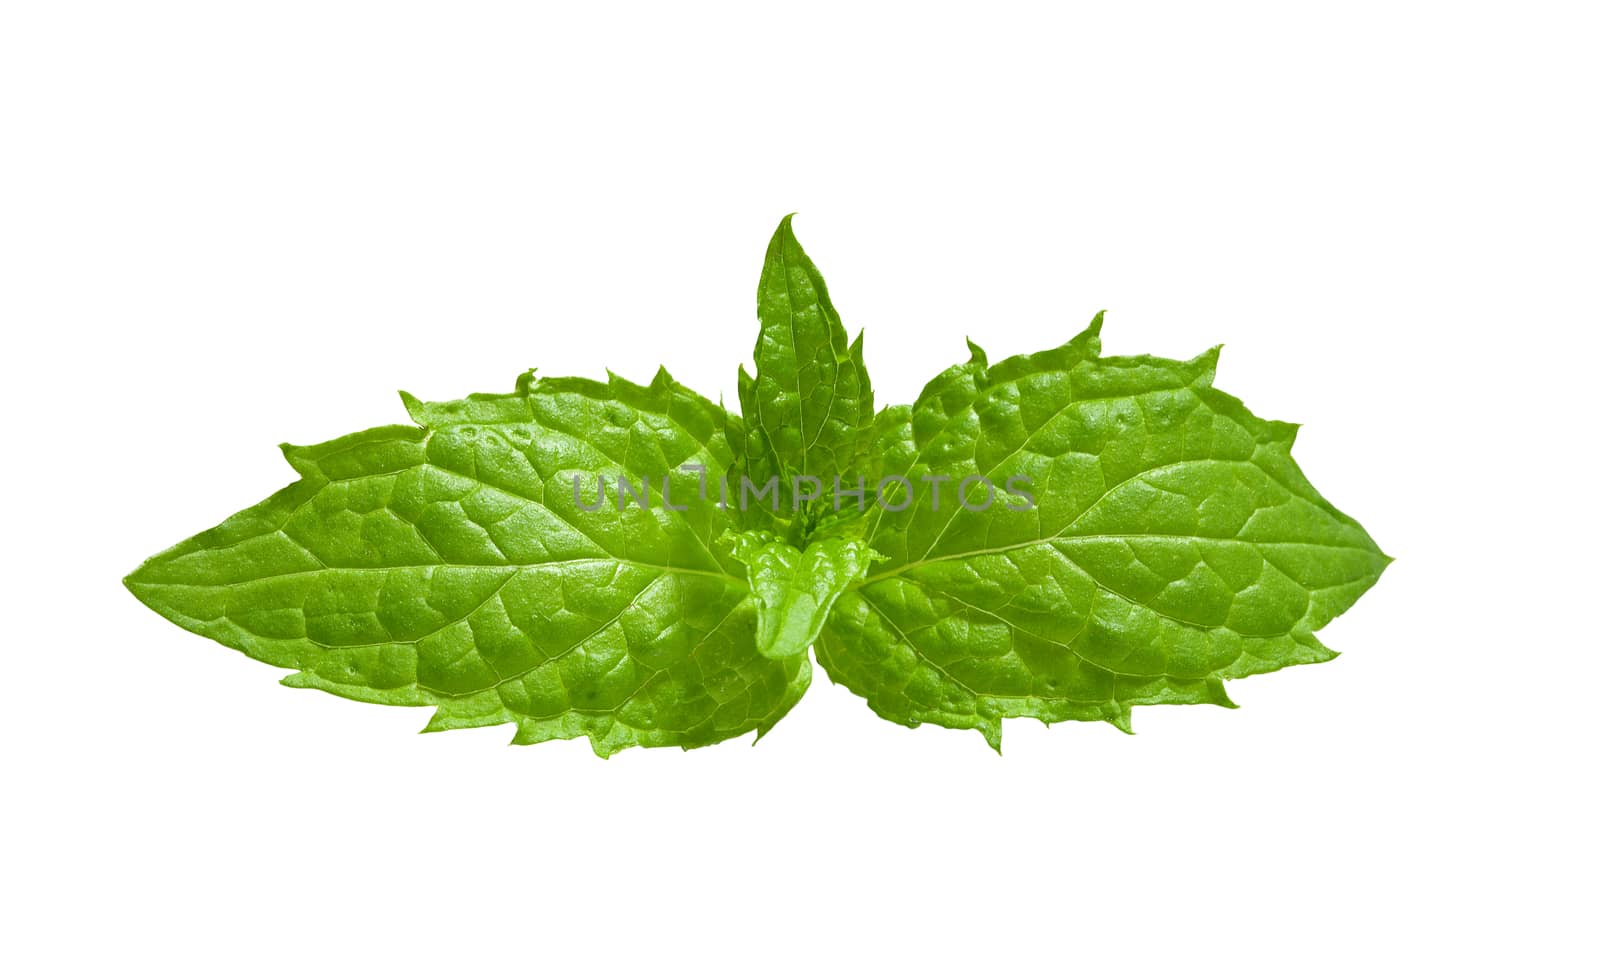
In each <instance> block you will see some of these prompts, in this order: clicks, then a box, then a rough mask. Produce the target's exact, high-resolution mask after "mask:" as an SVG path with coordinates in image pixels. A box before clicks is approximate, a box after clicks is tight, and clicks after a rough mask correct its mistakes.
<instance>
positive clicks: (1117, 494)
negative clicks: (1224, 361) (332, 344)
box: [126, 218, 1389, 756]
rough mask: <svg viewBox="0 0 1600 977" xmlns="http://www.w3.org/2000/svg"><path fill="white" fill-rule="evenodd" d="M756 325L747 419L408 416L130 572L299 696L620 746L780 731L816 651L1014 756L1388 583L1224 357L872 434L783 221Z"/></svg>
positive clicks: (1193, 678)
mask: <svg viewBox="0 0 1600 977" xmlns="http://www.w3.org/2000/svg"><path fill="white" fill-rule="evenodd" d="M757 313H758V316H759V318H760V323H761V330H760V335H759V337H758V339H757V343H756V350H755V364H756V374H755V376H754V377H751V376H749V375H747V374H745V373H744V372H743V371H742V370H741V371H740V375H739V386H738V389H739V401H740V407H741V409H742V411H743V416H742V417H741V416H736V415H733V414H730V413H728V412H727V411H725V410H724V409H723V408H722V407H721V406H719V405H717V404H714V403H712V402H711V401H709V400H707V399H705V398H704V397H701V396H700V395H699V394H696V393H694V392H693V391H691V390H688V389H687V388H685V387H683V386H682V385H681V384H679V383H677V382H676V381H674V380H673V379H672V378H671V377H670V376H668V375H667V373H666V371H665V370H662V371H660V372H658V373H657V374H656V376H655V379H654V380H653V381H652V382H651V383H650V384H649V385H648V386H638V385H635V384H632V383H629V382H627V381H626V380H623V379H620V378H618V377H615V376H612V377H610V378H609V379H608V380H607V381H605V382H597V381H592V380H585V379H577V378H555V379H552V378H545V377H535V376H534V375H533V373H532V372H531V371H530V372H529V373H526V374H524V375H523V376H522V377H520V378H519V379H518V381H517V385H516V390H515V391H514V392H512V393H509V394H500V395H487V394H475V395H473V396H470V397H468V398H467V399H465V400H456V401H446V402H437V403H425V402H422V401H419V400H417V399H416V398H414V397H412V396H410V395H409V394H402V395H401V396H402V398H403V399H404V401H405V406H406V409H407V411H408V412H409V413H410V415H411V418H412V420H413V421H414V422H415V423H414V426H392V427H380V428H374V429H372V430H368V431H363V432H360V433H358V434H352V435H348V436H346V437H343V438H338V439H336V440H333V441H329V442H326V443H323V444H319V445H314V446H310V447H291V446H286V447H285V448H284V454H285V456H286V457H287V458H288V461H289V463H290V465H292V466H293V467H294V469H295V470H296V471H297V472H298V473H299V474H300V480H299V481H297V482H295V483H294V484H293V485H290V486H289V487H288V488H286V489H284V490H282V491H280V492H278V493H277V494H276V495H273V496H272V497H270V498H268V499H267V500H266V501H264V502H261V503H260V504H258V505H255V506H253V507H251V508H249V509H246V510H244V511H243V512H240V513H238V514H236V515H234V516H232V517H231V518H229V519H228V520H226V521H225V522H223V523H222V524H221V525H219V526H217V527H215V528H213V529H210V530H207V531H206V532H203V533H201V534H199V535H198V536H195V537H193V538H192V539H189V540H186V541H184V542H182V543H179V544H178V545H177V546H175V547H173V548H171V549H169V550H167V551H165V552H163V553H161V554H159V555H157V556H155V557H153V558H151V559H150V560H149V561H147V562H146V563H145V564H144V565H143V566H141V567H140V568H139V569H138V570H136V571H134V572H133V573H132V574H131V575H130V576H129V577H128V578H127V580H126V584H127V586H128V588H129V589H130V590H131V591H132V592H133V593H134V594H135V595H136V596H137V597H138V598H139V599H140V600H141V601H143V602H144V603H146V604H147V605H149V606H150V607H151V608H153V609H154V610H156V611H157V612H158V613H160V614H162V615H163V616H165V617H167V618H168V619H170V620H172V621H173V622H175V623H177V624H179V625H180V626H182V627H184V628H187V629H189V630H191V631H194V632H196V633H197V634H202V635H205V636H207V637H210V638H213V639H215V640H217V641H219V642H221V643H223V644H225V645H228V646H230V647H233V648H237V649H239V650H241V651H243V652H245V653H246V654H248V655H250V656H251V657H253V658H257V659H259V660H261V661H264V662H267V663H269V664H272V665H277V666H279V667H282V668H288V669H292V670H293V672H292V673H291V674H290V675H288V676H287V677H286V678H285V679H284V683H285V684H286V685H291V686H295V687H304V688H316V689H322V690H325V691H328V692H332V693H335V694H337V695H341V696H345V697H348V698H352V699H360V700H363V701H368V702H379V703H387V704H392V705H409V706H431V707H433V709H434V713H433V717H432V719H431V720H430V721H429V723H428V726H427V728H428V729H429V730H441V729H458V728H463V727H473V726H490V725H497V724H502V723H509V724H514V725H515V726H516V735H515V738H514V741H515V742H517V743H537V742H541V741H544V740H549V739H560V738H574V737H578V736H586V737H588V739H589V741H590V743H591V744H592V746H593V748H594V750H595V752H597V753H599V754H601V755H603V756H604V755H609V754H611V753H614V752H616V751H617V750H620V749H623V748H625V747H629V746H681V747H685V748H688V747H692V746H701V745H705V744H708V743H715V742H718V741H721V740H725V739H728V738H730V737H734V736H739V735H741V734H743V733H747V732H750V731H752V730H754V731H756V733H757V734H758V736H759V735H760V734H764V733H765V732H766V731H767V730H769V729H770V728H771V727H772V726H773V724H774V723H776V722H777V721H778V720H779V719H781V718H782V717H783V715H784V714H785V713H786V712H788V710H789V709H790V708H791V707H792V706H793V705H794V704H795V702H797V701H798V700H799V698H800V696H801V695H802V694H803V693H804V692H805V690H806V687H807V685H808V684H809V683H810V681H811V664H810V655H809V651H810V650H811V649H812V648H813V647H814V648H815V649H816V655H817V660H818V662H819V663H820V664H821V665H822V667H823V668H824V669H825V670H826V671H827V672H828V674H829V676H830V677H831V678H833V679H834V680H835V681H838V682H840V683H842V684H843V685H845V686H846V687H848V688H849V689H851V690H852V691H854V692H856V693H857V694H859V695H861V696H862V697H863V698H865V699H866V700H867V703H868V705H869V706H871V707H872V709H873V710H874V711H875V712H877V713H878V714H879V715H881V716H883V717H884V718H886V719H890V720H893V721H895V722H898V723H902V724H904V725H907V726H916V725H919V724H920V723H923V722H932V723H937V724H939V725H942V726H950V727H956V728H961V729H975V730H978V731H979V732H981V733H982V734H983V736H984V738H985V739H986V740H988V742H989V743H990V744H991V745H992V746H994V747H995V748H996V749H998V748H999V745H1000V729H1001V720H1002V719H1004V718H1007V717H1014V716H1028V717H1032V718H1035V719H1039V720H1043V721H1044V722H1046V723H1050V722H1056V721H1059V720H1065V719H1080V720H1091V719H1092V720H1104V721H1106V722H1110V723H1112V724H1114V725H1116V726H1117V727H1118V728H1121V729H1124V730H1127V729H1129V728H1130V726H1129V717H1130V714H1131V711H1132V709H1133V707H1134V706H1140V705H1153V704H1162V703H1211V704H1215V705H1231V703H1230V702H1229V701H1228V697H1227V693H1226V692H1225V690H1224V682H1225V681H1226V680H1228V679H1233V678H1242V677H1244V676H1247V675H1254V674H1258V673H1261V672H1270V671H1273V670H1275V669H1279V668H1283V667H1285V666H1288V665H1299V664H1305V663H1308V662H1319V661H1326V660H1328V659H1330V658H1332V657H1333V656H1334V652H1332V651H1330V650H1329V649H1328V648H1327V647H1325V646H1324V645H1323V644H1322V643H1321V642H1320V641H1319V640H1318V639H1317V637H1316V635H1315V633H1314V632H1316V631H1317V630H1318V629H1319V628H1321V627H1322V626H1323V625H1325V624H1327V623H1328V622H1329V621H1330V620H1332V619H1333V618H1334V617H1335V616H1337V615H1338V614H1340V613H1342V612H1343V611H1345V610H1346V609H1347V608H1349V607H1350V606H1351V605H1352V604H1353V603H1355V601H1356V599H1357V598H1358V597H1359V596H1360V595H1361V594H1362V593H1363V592H1365V591H1366V589H1367V588H1368V587H1371V586H1372V585H1373V583H1375V582H1376V581H1377V579H1378V577H1379V575H1380V574H1381V573H1382V572H1383V568H1384V567H1385V566H1386V565H1387V564H1388V562H1389V558H1388V557H1386V556H1384V555H1383V553H1382V552H1380V551H1379V549H1378V547H1377V546H1376V544H1374V543H1373V541H1372V539H1371V538H1370V537H1369V536H1368V535H1367V534H1366V533H1365V532H1364V531H1363V530H1362V528H1361V527H1360V525H1358V524H1357V523H1356V522H1355V520H1353V519H1351V518H1350V517H1348V516H1346V515H1344V514H1343V513H1341V512H1340V511H1339V510H1337V509H1335V508H1334V507H1333V506H1332V505H1330V504H1329V503H1328V502H1327V501H1326V500H1324V499H1323V498H1322V496H1321V495H1319V494H1318V493H1317V491H1316V490H1315V489H1314V488H1312V487H1311V485H1310V483H1309V482H1307V481H1306V479H1305V476H1304V475H1302V474H1301V472H1300V469H1299V468H1298V467H1297V466H1296V465H1295V463H1294V461H1293V460H1292V459H1291V457H1290V450H1289V449H1290V446H1291V444H1292V443H1293V441H1294V434H1295V427H1294V426H1293V425H1290V424H1284V423H1281V422H1276V421H1264V420H1262V419H1260V418H1258V417H1256V416H1255V415H1253V414H1251V413H1250V412H1249V411H1248V410H1246V409H1245V407H1244V405H1243V404H1241V403H1240V402H1239V401H1238V400H1236V399H1234V398H1233V397H1231V396H1229V395H1227V394H1225V393H1222V392H1221V391H1219V390H1217V389H1216V388H1215V387H1213V386H1212V377H1213V375H1214V373H1215V370H1216V364H1217V350H1215V349H1212V350H1210V351H1208V352H1205V353H1202V354H1201V355H1199V356H1197V357H1195V358H1194V359H1191V360H1187V361H1178V360H1166V359H1159V358H1156V357H1151V356H1137V357H1102V356H1101V355H1100V341H1099V333H1100V317H1098V316H1097V317H1096V318H1095V320H1094V322H1093V323H1091V324H1090V326H1089V328H1088V329H1087V330H1085V331H1084V332H1083V333H1081V334H1080V335H1078V336H1077V337H1076V338H1074V339H1072V340H1071V341H1070V342H1068V343H1067V344H1065V345H1063V346H1060V347H1057V348H1055V349H1051V350H1048V351H1045V352H1042V353H1035V354H1032V355H1029V356H1017V357H1012V358H1010V359H1006V360H1002V361H1001V362H999V363H995V364H993V365H990V364H989V362H988V357H987V356H986V355H985V354H984V352H983V351H982V350H981V349H979V348H978V347H977V346H971V358H970V359H968V361H967V362H965V363H963V364H960V365H958V366H953V367H951V368H950V369H948V370H946V371H945V372H944V373H942V374H940V375H939V376H938V377H936V378H934V380H933V381H932V382H931V383H929V384H928V386H927V387H926V388H925V389H924V390H923V392H922V395H921V396H920V397H918V398H917V401H916V403H915V404H912V405H911V406H897V407H889V408H887V409H884V410H882V411H876V412H875V411H874V409H873V395H872V388H871V384H870V383H869V381H868V377H867V369H866V364H865V361H864V358H863V355H862V344H861V337H860V336H859V335H858V336H857V337H856V340H855V342H853V343H851V342H849V340H848V336H847V335H846V333H845V331H844V327H843V325H842V324H841V322H840V320H839V316H838V314H837V313H836V312H835V311H834V309H833V305H832V303H831V302H830V301H829V299H828V291H827V287H826V286H825V285H824V283H823V280H822V276H821V275H820V274H819V273H818V272H817V269H816V267H815V266H814V265H812V263H811V261H810V260H809V259H808V258H807V257H806V254H805V252H804V251H802V250H801V248H800V245H799V243H798V242H797V241H796V240H795V237H794V234H793V231H792V230H791V229H790V222H789V220H788V219H787V218H785V219H784V221H783V222H782V223H781V224H780V225H779V226H778V230H777V233H776V234H774V235H773V238H772V243H771V245H770V247H769V248H768V251H767V256H766V262H765V265H764V267H763V269H762V275H761V282H760V286H759V290H758V298H757ZM969 345H971V344H969Z"/></svg>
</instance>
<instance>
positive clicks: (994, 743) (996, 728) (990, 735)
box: [978, 719, 1005, 756]
mask: <svg viewBox="0 0 1600 977" xmlns="http://www.w3.org/2000/svg"><path fill="white" fill-rule="evenodd" d="M978 732H979V733H980V734H982V736H983V741H984V742H985V743H988V744H989V749H991V750H993V751H994V755H995V756H1004V755H1005V754H1003V753H1001V752H1000V720H998V719H996V720H994V721H993V722H987V723H983V724H981V725H980V726H979V727H978Z"/></svg>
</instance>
